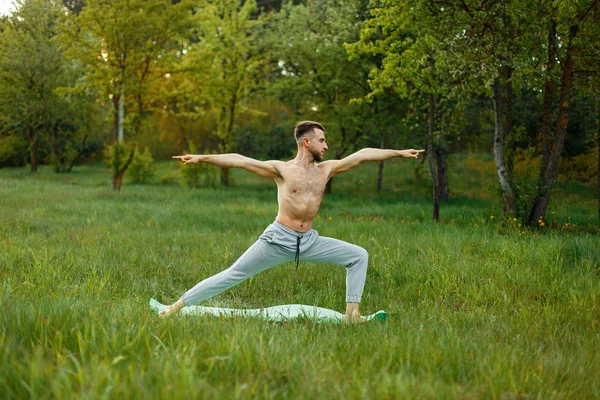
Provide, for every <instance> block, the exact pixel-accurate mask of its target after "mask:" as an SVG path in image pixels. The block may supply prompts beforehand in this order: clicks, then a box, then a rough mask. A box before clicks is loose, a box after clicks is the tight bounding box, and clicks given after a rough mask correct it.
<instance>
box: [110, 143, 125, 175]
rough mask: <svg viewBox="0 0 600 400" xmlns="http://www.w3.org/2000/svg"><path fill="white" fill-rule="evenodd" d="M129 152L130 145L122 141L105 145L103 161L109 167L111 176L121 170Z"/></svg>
mask: <svg viewBox="0 0 600 400" xmlns="http://www.w3.org/2000/svg"><path fill="white" fill-rule="evenodd" d="M130 152H131V146H130V145H128V144H126V143H122V142H115V143H113V144H112V145H110V146H108V147H106V149H105V150H104V162H106V164H107V165H108V166H109V167H110V170H111V171H112V175H113V176H115V175H116V174H117V173H118V172H119V171H121V169H122V168H123V166H124V165H125V163H126V162H127V158H128V157H129V153H130Z"/></svg>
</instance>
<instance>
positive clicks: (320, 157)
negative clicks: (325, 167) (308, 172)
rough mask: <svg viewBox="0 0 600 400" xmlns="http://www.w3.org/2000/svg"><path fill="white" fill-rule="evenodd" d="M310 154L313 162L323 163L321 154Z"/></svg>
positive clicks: (312, 152)
mask: <svg viewBox="0 0 600 400" xmlns="http://www.w3.org/2000/svg"><path fill="white" fill-rule="evenodd" d="M310 154H312V156H313V158H314V159H315V161H318V162H321V161H323V156H322V155H321V153H319V152H316V151H311V152H310Z"/></svg>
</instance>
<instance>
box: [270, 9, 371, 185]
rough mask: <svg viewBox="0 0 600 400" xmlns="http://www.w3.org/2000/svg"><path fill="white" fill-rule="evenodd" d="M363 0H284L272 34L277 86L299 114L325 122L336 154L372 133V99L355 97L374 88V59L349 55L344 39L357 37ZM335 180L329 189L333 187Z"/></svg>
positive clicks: (278, 90)
mask: <svg viewBox="0 0 600 400" xmlns="http://www.w3.org/2000/svg"><path fill="white" fill-rule="evenodd" d="M363 11H364V4H363V2H361V1H350V2H343V4H341V3H340V2H339V1H335V0H324V1H316V0H314V1H307V2H306V4H299V5H292V4H291V3H288V4H286V5H284V7H283V8H282V10H281V12H280V14H279V15H278V16H277V21H276V23H275V27H274V29H273V32H272V36H271V43H272V45H271V47H272V54H271V57H272V60H273V61H272V63H273V64H274V65H276V66H277V75H276V76H275V81H274V91H275V92H276V95H277V96H278V97H279V98H280V99H282V100H283V101H284V102H286V103H287V104H289V105H290V108H292V109H294V110H296V113H297V118H298V119H305V120H306V119H313V120H318V121H319V122H322V123H323V125H324V126H325V129H326V131H327V138H328V142H329V143H330V149H331V150H332V151H333V157H334V158H335V159H339V158H341V157H342V156H343V155H345V154H347V153H348V152H351V151H352V150H353V148H354V146H356V145H358V143H359V142H360V140H361V139H363V138H364V137H366V136H369V135H370V134H372V133H373V132H372V130H369V126H371V125H372V124H370V121H372V118H373V116H372V111H373V104H370V103H368V102H353V101H352V100H353V99H359V98H362V97H365V96H366V95H367V94H368V93H369V92H370V90H369V86H368V83H367V78H368V73H369V70H370V69H371V66H372V65H371V62H370V60H365V59H360V58H355V59H352V60H350V59H349V57H348V53H347V51H346V49H345V44H347V43H352V42H355V41H356V40H357V39H358V36H359V32H360V27H361V24H362V16H363ZM331 187H332V180H330V181H329V182H328V186H327V189H326V191H327V193H329V192H331Z"/></svg>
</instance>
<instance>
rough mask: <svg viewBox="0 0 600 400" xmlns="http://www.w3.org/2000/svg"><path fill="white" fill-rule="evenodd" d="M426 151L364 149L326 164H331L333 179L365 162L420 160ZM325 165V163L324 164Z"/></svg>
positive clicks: (330, 174) (330, 173)
mask: <svg viewBox="0 0 600 400" xmlns="http://www.w3.org/2000/svg"><path fill="white" fill-rule="evenodd" d="M424 151H425V150H413V149H408V150H384V149H371V148H367V149H362V150H359V151H357V152H356V153H354V154H350V155H349V156H348V157H346V158H343V159H341V160H330V161H326V163H330V165H331V171H330V172H329V176H330V177H333V176H336V175H339V174H341V173H342V172H346V171H348V170H350V169H352V168H354V167H356V166H357V165H358V164H360V163H361V162H363V161H382V160H387V159H388V158H394V157H402V158H419V154H421V153H422V152H424ZM323 164H325V163H323Z"/></svg>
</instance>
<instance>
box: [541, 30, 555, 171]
mask: <svg viewBox="0 0 600 400" xmlns="http://www.w3.org/2000/svg"><path fill="white" fill-rule="evenodd" d="M557 52H558V46H557V44H556V21H554V20H552V21H550V29H549V30H548V61H547V63H546V74H547V76H546V82H545V83H544V105H543V109H542V132H541V133H542V137H541V145H542V146H541V147H542V161H541V164H540V171H543V170H545V169H546V166H547V165H548V159H549V158H550V144H551V143H552V97H553V96H554V79H553V77H552V73H553V71H554V68H555V67H556V53H557ZM540 175H541V174H540Z"/></svg>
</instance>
